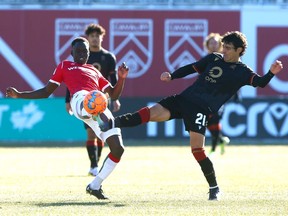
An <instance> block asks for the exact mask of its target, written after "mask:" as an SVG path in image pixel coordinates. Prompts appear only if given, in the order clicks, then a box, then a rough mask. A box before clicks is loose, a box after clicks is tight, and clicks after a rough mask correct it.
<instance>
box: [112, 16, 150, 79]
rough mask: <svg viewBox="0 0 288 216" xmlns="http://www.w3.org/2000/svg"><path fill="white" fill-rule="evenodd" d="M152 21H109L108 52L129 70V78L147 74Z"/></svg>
mask: <svg viewBox="0 0 288 216" xmlns="http://www.w3.org/2000/svg"><path fill="white" fill-rule="evenodd" d="M152 30H153V21H152V19H112V20H111V21H110V50H111V51H112V52H113V53H114V54H115V55H116V56H117V59H118V61H119V62H126V63H127V65H128V66H129V68H130V71H129V76H128V77H129V78H136V77H140V76H142V75H143V74H144V73H146V72H147V70H148V69H149V67H150V66H151V63H152V58H153V52H152V50H153V31H152Z"/></svg>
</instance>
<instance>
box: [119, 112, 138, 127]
mask: <svg viewBox="0 0 288 216" xmlns="http://www.w3.org/2000/svg"><path fill="white" fill-rule="evenodd" d="M114 122H115V127H119V128H122V127H134V126H137V125H140V124H142V119H141V117H140V115H139V113H138V112H135V113H127V114H125V115H120V116H117V117H116V118H115V120H114Z"/></svg>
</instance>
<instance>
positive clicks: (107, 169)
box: [90, 157, 117, 190]
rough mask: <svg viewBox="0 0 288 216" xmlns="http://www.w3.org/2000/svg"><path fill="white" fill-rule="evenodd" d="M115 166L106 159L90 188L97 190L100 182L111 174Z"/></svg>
mask: <svg viewBox="0 0 288 216" xmlns="http://www.w3.org/2000/svg"><path fill="white" fill-rule="evenodd" d="M116 165H117V163H115V162H114V161H112V160H111V159H110V158H109V157H107V158H106V160H105V161H104V164H103V166H102V168H101V169H100V171H99V173H98V175H97V176H96V177H95V178H94V180H93V181H92V182H91V183H90V188H91V189H94V190H99V188H100V187H101V184H102V182H103V181H104V180H105V179H106V178H107V177H108V176H109V175H110V173H112V171H113V170H114V169H115V167H116Z"/></svg>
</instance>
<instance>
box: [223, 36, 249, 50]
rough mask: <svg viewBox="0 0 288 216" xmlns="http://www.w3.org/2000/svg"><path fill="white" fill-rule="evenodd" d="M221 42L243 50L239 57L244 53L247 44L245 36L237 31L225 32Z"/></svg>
mask: <svg viewBox="0 0 288 216" xmlns="http://www.w3.org/2000/svg"><path fill="white" fill-rule="evenodd" d="M222 42H223V43H226V44H229V43H231V44H233V46H234V47H235V48H236V49H237V48H239V47H241V48H243V51H242V52H241V53H240V56H243V55H244V54H245V51H246V49H247V47H248V42H247V38H246V36H245V35H244V34H243V33H241V32H239V31H232V32H227V33H225V34H224V35H223V38H222Z"/></svg>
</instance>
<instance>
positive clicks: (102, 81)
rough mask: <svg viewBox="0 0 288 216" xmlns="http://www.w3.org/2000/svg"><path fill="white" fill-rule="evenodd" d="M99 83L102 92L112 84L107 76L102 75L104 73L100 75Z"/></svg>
mask: <svg viewBox="0 0 288 216" xmlns="http://www.w3.org/2000/svg"><path fill="white" fill-rule="evenodd" d="M98 83H99V88H100V90H101V91H102V92H104V91H105V89H106V88H108V87H109V86H111V83H110V82H109V81H108V80H107V79H105V77H104V76H102V74H101V76H100V77H99V80H98Z"/></svg>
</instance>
